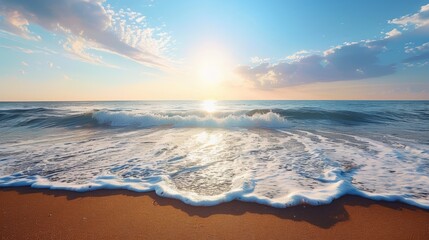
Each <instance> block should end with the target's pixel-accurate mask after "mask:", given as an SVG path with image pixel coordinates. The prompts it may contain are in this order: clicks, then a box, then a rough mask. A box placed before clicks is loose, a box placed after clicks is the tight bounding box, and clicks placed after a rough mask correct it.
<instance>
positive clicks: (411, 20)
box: [389, 4, 429, 28]
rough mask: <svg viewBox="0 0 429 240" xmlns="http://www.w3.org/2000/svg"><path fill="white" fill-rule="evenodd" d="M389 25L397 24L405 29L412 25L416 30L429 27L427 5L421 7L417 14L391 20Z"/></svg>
mask: <svg viewBox="0 0 429 240" xmlns="http://www.w3.org/2000/svg"><path fill="white" fill-rule="evenodd" d="M389 23H392V24H397V25H400V26H402V27H407V26H409V25H414V26H415V27H417V28H419V27H423V26H427V25H429V4H426V5H424V6H422V7H421V8H420V11H419V12H417V13H414V14H409V15H405V16H403V17H400V18H395V19H392V20H390V21H389Z"/></svg>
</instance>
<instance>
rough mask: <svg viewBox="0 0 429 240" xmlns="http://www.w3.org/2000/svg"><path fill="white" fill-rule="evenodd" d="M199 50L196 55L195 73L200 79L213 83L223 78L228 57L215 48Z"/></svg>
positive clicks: (226, 70) (225, 74)
mask: <svg viewBox="0 0 429 240" xmlns="http://www.w3.org/2000/svg"><path fill="white" fill-rule="evenodd" d="M208 49H209V50H207V49H206V50H205V51H201V52H200V54H199V56H198V57H197V59H196V61H197V74H198V77H199V79H200V80H201V81H203V82H205V83H206V84H209V85H215V84H218V83H220V82H221V81H223V80H225V78H226V76H227V75H228V64H227V62H228V58H227V57H225V56H224V55H223V54H222V51H220V50H216V48H214V47H213V48H208Z"/></svg>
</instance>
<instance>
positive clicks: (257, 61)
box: [250, 56, 270, 64]
mask: <svg viewBox="0 0 429 240" xmlns="http://www.w3.org/2000/svg"><path fill="white" fill-rule="evenodd" d="M269 61H270V59H269V58H260V57H257V56H255V57H252V58H250V62H251V63H253V64H261V63H264V62H269Z"/></svg>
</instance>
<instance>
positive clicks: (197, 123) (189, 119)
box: [93, 111, 287, 128]
mask: <svg viewBox="0 0 429 240" xmlns="http://www.w3.org/2000/svg"><path fill="white" fill-rule="evenodd" d="M93 117H94V118H95V119H96V120H97V121H98V122H99V123H100V124H107V125H110V126H114V127H127V126H135V127H154V126H166V125H168V126H173V127H211V128H220V127H222V128H234V127H242V128H255V127H264V128H282V127H286V126H287V121H286V119H285V118H284V117H282V116H280V115H279V114H277V113H273V112H267V113H264V114H254V115H252V116H248V115H245V114H242V115H234V114H229V115H226V116H223V117H217V116H213V115H207V116H197V115H185V116H182V115H166V114H159V113H140V114H138V113H123V112H119V113H118V112H108V111H97V112H94V113H93Z"/></svg>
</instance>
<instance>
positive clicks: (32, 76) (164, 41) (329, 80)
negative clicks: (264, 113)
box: [0, 0, 429, 101]
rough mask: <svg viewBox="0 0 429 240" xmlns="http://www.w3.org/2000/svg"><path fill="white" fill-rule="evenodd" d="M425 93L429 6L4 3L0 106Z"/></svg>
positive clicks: (91, 0) (163, 0) (156, 0)
mask: <svg viewBox="0 0 429 240" xmlns="http://www.w3.org/2000/svg"><path fill="white" fill-rule="evenodd" d="M175 99H177V100H179V99H186V100H206V99H215V100H228V99H229V100H238V99H256V100H265V99H266V100H269V99H299V100H301V99H304V100H305V99H309V100H313V99H322V100H327V99H352V100H355V99H356V100H362V99H380V100H381V99H429V1H428V0H424V1H420V0H408V1H405V0H401V1H400V0H389V1H387V0H386V1H381V0H380V1H373V0H371V1H368V0H360V1H340V0H327V1H317V0H312V1H310V0H267V1H262V0H261V1H257V0H234V1H227V0H218V1H216V0H212V1H207V0H181V1H170V0H140V1H136V0H57V1H52V0H33V1H29V0H0V101H70V100H72V101H73V100H175Z"/></svg>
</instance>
